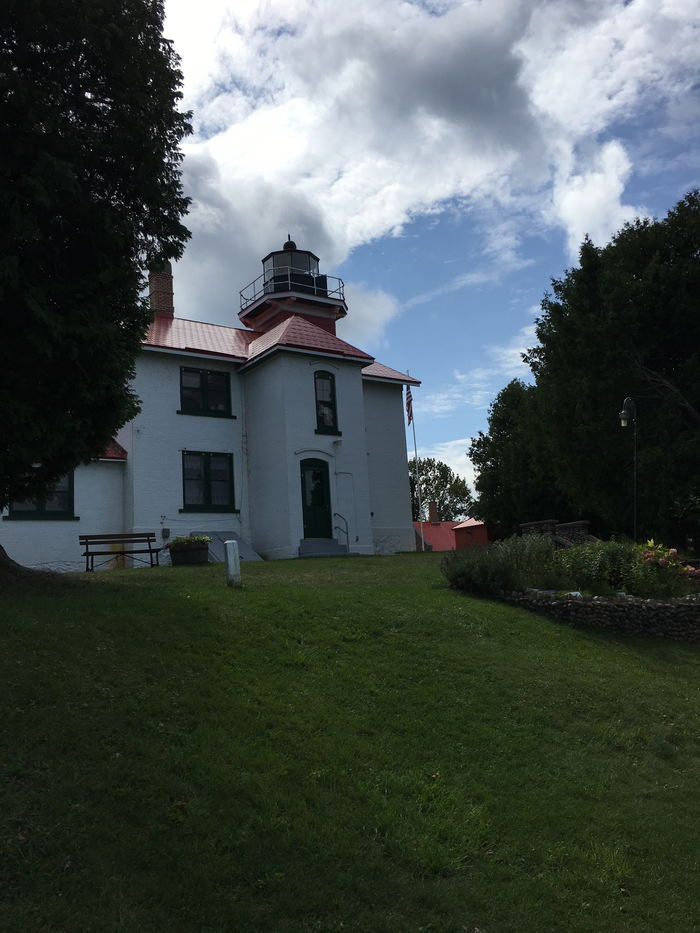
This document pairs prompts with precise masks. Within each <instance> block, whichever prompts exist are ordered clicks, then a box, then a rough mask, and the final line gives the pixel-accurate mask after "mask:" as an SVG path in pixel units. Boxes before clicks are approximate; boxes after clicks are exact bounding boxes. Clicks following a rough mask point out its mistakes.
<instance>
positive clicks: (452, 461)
mask: <svg viewBox="0 0 700 933" xmlns="http://www.w3.org/2000/svg"><path fill="white" fill-rule="evenodd" d="M470 444H471V438H470V437H459V438H457V439H456V440H454V441H443V442H442V443H440V444H434V445H433V446H432V447H419V448H418V456H419V457H434V458H435V460H441V461H442V462H443V463H446V464H447V465H448V467H450V469H451V470H453V472H455V473H456V474H457V476H461V477H462V479H464V480H466V481H467V483H468V484H469V488H470V489H471V491H472V492H473V491H474V467H473V466H472V462H471V460H470V459H469V457H467V450H468V449H469V445H470Z"/></svg>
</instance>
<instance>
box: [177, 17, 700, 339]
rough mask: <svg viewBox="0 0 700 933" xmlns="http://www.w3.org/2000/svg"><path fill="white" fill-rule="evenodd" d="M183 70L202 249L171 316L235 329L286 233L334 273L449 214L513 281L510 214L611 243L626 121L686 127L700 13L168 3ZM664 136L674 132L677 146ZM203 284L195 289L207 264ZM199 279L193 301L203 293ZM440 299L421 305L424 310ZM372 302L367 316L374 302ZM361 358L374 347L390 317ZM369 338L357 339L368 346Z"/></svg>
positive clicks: (621, 205)
mask: <svg viewBox="0 0 700 933" xmlns="http://www.w3.org/2000/svg"><path fill="white" fill-rule="evenodd" d="M166 9H167V21H166V31H167V34H169V35H170V37H171V38H173V40H174V42H175V45H176V48H177V49H178V50H179V51H180V53H181V55H182V66H183V71H184V74H185V105H186V106H187V107H192V108H193V109H194V111H195V116H194V122H195V127H196V131H197V132H196V136H195V137H194V138H193V139H191V140H190V141H189V142H188V144H187V147H186V160H185V164H184V169H185V176H184V177H185V183H186V189H187V192H188V193H189V194H190V195H191V196H192V197H193V202H194V203H193V210H192V213H191V215H190V219H189V225H190V227H191V229H192V230H193V234H194V235H193V239H192V243H191V245H190V246H189V248H188V251H187V255H186V256H185V259H184V260H183V262H182V263H180V264H179V267H178V275H179V277H180V279H181V295H182V306H181V308H180V312H181V313H183V314H185V315H189V316H192V317H208V319H210V320H224V319H226V320H229V321H230V315H231V308H232V306H235V305H236V300H235V296H236V295H237V292H238V290H239V289H240V288H241V287H242V286H243V285H244V284H246V283H247V282H248V281H250V280H251V279H252V278H254V277H255V275H256V274H257V273H258V271H259V266H258V265H257V263H258V261H259V259H260V258H261V257H262V256H263V255H265V254H266V253H267V252H268V251H269V250H270V249H274V248H276V247H277V246H278V245H281V243H282V241H283V240H284V239H285V238H286V235H287V233H291V234H292V237H293V238H294V239H295V240H296V242H297V243H298V244H299V246H300V247H302V248H310V249H313V250H314V251H315V252H316V253H317V254H318V255H319V256H321V257H322V261H323V267H324V269H325V270H326V271H328V272H332V271H333V266H334V265H335V264H338V263H339V262H341V261H342V260H343V259H345V258H346V257H347V255H348V253H349V251H350V250H352V249H353V248H354V247H356V246H358V245H360V244H363V243H367V242H369V241H371V240H373V239H376V238H378V237H382V236H386V235H387V234H391V233H396V232H397V231H400V230H401V228H402V226H403V225H405V224H406V223H407V222H409V221H410V220H411V218H413V217H415V216H417V215H420V214H426V213H432V212H435V211H440V210H443V209H446V207H447V205H450V209H455V207H454V205H455V203H457V204H458V205H461V207H460V208H459V209H462V210H469V211H483V210H487V209H491V210H493V213H494V224H493V226H492V229H491V234H490V236H489V237H486V238H485V247H484V257H483V258H484V263H483V269H482V270H477V271H476V272H474V271H472V272H471V273H467V274H466V275H467V278H464V276H456V277H455V278H454V280H453V282H452V283H451V284H450V285H449V286H446V287H447V288H460V287H463V286H464V284H469V283H470V282H471V281H473V279H470V278H469V275H470V274H471V275H482V276H493V275H497V274H502V271H503V269H509V268H510V269H513V268H517V267H518V263H521V262H523V261H524V260H523V259H522V257H521V256H520V255H519V248H518V247H519V243H518V237H519V233H518V228H517V227H515V226H513V225H509V224H508V223H506V222H505V221H504V219H503V218H504V216H505V215H507V214H509V213H510V212H511V210H512V208H513V205H514V204H516V205H517V206H518V209H519V210H520V211H521V212H524V214H525V215H526V216H529V217H530V218H531V220H532V223H535V224H541V223H542V222H543V221H544V223H546V224H550V225H554V226H557V227H559V228H561V229H562V230H563V231H564V233H565V235H566V236H567V237H568V240H569V243H570V245H571V246H573V244H578V242H579V241H580V238H581V235H582V233H585V232H588V233H590V234H591V236H592V237H593V238H594V239H596V240H598V241H603V240H605V239H606V238H607V237H609V235H610V234H611V233H612V232H613V231H614V230H615V229H616V228H617V227H619V225H620V223H621V222H622V221H624V220H625V219H627V218H629V217H630V216H632V214H633V213H634V212H635V211H636V210H638V208H636V207H634V206H632V205H630V204H627V203H626V202H625V185H626V183H627V180H628V178H629V176H630V173H631V172H632V171H633V169H634V165H633V155H632V154H631V153H630V152H629V151H627V152H626V151H625V149H624V148H623V145H622V144H621V143H620V142H619V141H618V139H617V137H618V135H619V131H618V127H619V124H620V121H625V120H627V121H629V120H633V119H635V118H636V117H638V116H639V115H641V114H644V113H648V111H649V108H652V107H656V108H657V111H658V114H659V120H658V121H657V123H660V124H661V125H659V126H658V132H659V133H663V132H664V126H663V121H664V117H663V110H662V109H659V108H663V107H666V106H667V105H668V104H669V103H670V102H671V103H672V105H673V108H672V113H671V114H670V116H669V117H668V124H669V126H671V125H673V126H674V127H675V128H676V129H675V130H674V131H676V132H677V126H678V122H679V118H678V115H679V114H681V113H683V114H686V113H691V112H692V111H691V109H690V105H689V103H688V101H689V100H690V98H691V96H692V87H691V85H692V81H691V80H690V75H691V72H692V70H693V69H694V68H695V67H696V65H697V40H696V31H697V27H698V25H699V24H700V13H699V11H698V8H697V5H696V4H694V3H691V2H690V0H666V2H664V3H662V4H659V3H658V2H654V0H635V2H632V3H624V2H622V0H611V2H608V3H600V2H598V0H547V2H543V3H540V4H532V3H530V2H528V0H490V2H489V3H473V2H470V3H451V2H439V3H429V2H425V3H406V2H402V0H355V2H353V3H352V4H347V3H345V2H342V0H310V2H309V0H304V2H301V0H265V2H262V0H260V2H255V0H236V2H235V3H227V2H225V0H201V2H199V3H197V4H192V3H191V2H190V0H167V2H166ZM669 131H670V130H669ZM203 263H204V264H205V266H206V269H207V275H208V277H209V278H208V281H207V283H205V286H204V288H203V287H202V284H201V278H202V276H201V270H202V264H203ZM195 275H196V277H197V283H196V287H195V283H194V277H195ZM430 297H433V293H430V294H429V295H428V296H427V297H426V296H417V297H416V298H415V299H414V303H416V304H417V303H420V301H421V300H429V298H430ZM370 300H372V299H370ZM373 300H374V302H375V305H376V304H377V302H379V306H381V309H383V310H380V313H379V317H378V318H371V317H370V316H366V317H365V319H364V323H365V325H366V326H365V329H364V330H362V331H361V330H360V327H359V321H358V325H357V327H356V328H355V330H356V339H358V340H362V339H367V337H368V338H370V339H378V338H379V336H380V328H381V322H382V321H383V322H386V321H388V320H390V319H391V317H392V316H393V314H394V313H395V312H394V311H392V310H391V299H388V297H387V298H381V296H380V297H377V296H375V298H374V299H373ZM363 335H366V337H365V336H363Z"/></svg>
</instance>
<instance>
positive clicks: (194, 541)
mask: <svg viewBox="0 0 700 933" xmlns="http://www.w3.org/2000/svg"><path fill="white" fill-rule="evenodd" d="M210 543H211V538H209V537H207V535H188V536H186V537H182V538H173V540H172V541H170V542H169V543H168V544H166V545H165V546H166V548H167V549H168V550H169V551H170V562H171V563H172V565H173V567H178V566H180V565H181V564H206V563H208V562H209V544H210Z"/></svg>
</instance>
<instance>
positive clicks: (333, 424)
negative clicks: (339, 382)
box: [314, 369, 342, 437]
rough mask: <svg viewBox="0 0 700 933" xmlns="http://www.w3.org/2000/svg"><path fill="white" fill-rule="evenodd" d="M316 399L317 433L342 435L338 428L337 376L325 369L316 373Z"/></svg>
mask: <svg viewBox="0 0 700 933" xmlns="http://www.w3.org/2000/svg"><path fill="white" fill-rule="evenodd" d="M314 395H315V399H316V434H334V435H336V436H337V437H340V436H342V432H341V431H339V430H338V406H337V403H336V396H335V376H334V375H333V373H329V372H328V371H327V370H325V369H319V370H317V371H316V372H315V373H314Z"/></svg>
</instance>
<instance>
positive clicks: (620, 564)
mask: <svg viewBox="0 0 700 933" xmlns="http://www.w3.org/2000/svg"><path fill="white" fill-rule="evenodd" d="M638 561H639V556H638V554H637V549H636V548H635V546H634V545H633V544H632V543H631V542H628V541H606V542H603V541H594V542H591V543H590V544H580V545H578V546H577V547H572V548H567V549H565V550H561V551H557V553H556V555H555V562H556V564H557V566H558V567H559V568H560V570H561V573H562V576H563V577H564V578H566V580H567V581H568V585H569V587H570V588H571V589H578V590H586V591H587V592H592V593H595V594H597V595H607V594H608V593H611V592H617V591H618V590H620V589H622V588H623V586H624V581H625V580H626V579H628V578H629V574H630V570H631V567H632V566H633V565H634V564H635V563H638Z"/></svg>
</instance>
